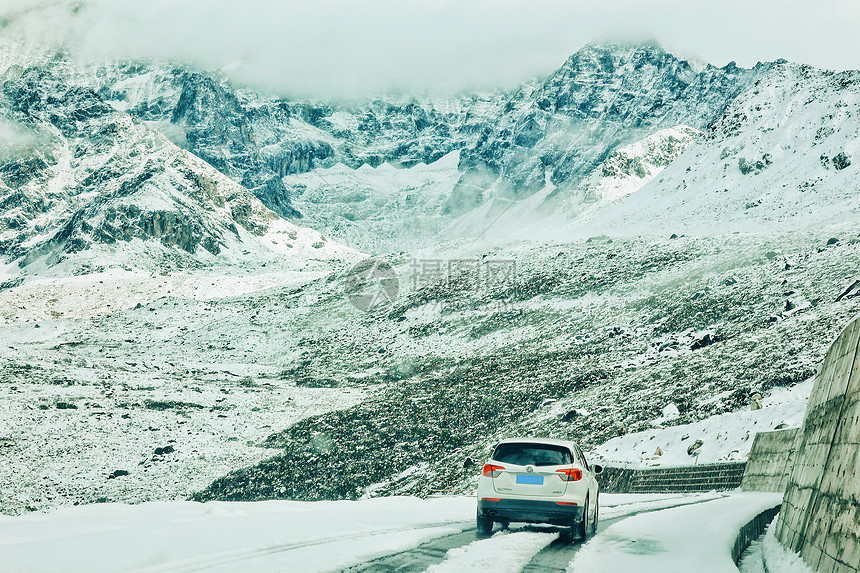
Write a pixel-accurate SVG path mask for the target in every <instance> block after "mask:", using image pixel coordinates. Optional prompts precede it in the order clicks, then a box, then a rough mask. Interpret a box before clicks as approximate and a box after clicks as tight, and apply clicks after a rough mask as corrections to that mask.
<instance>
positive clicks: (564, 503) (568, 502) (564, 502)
mask: <svg viewBox="0 0 860 573" xmlns="http://www.w3.org/2000/svg"><path fill="white" fill-rule="evenodd" d="M556 503H557V504H559V505H576V503H574V502H572V501H557V502H556Z"/></svg>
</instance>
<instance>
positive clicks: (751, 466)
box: [741, 428, 799, 492]
mask: <svg viewBox="0 0 860 573" xmlns="http://www.w3.org/2000/svg"><path fill="white" fill-rule="evenodd" d="M798 433H799V432H798V428H789V429H787V430H777V431H775V432H760V433H758V434H756V436H755V439H754V441H753V445H752V448H751V449H750V454H749V457H748V458H747V467H746V469H745V470H744V479H743V481H742V482H741V489H742V490H744V491H777V492H783V491H785V487H786V485H787V484H788V474H789V473H790V472H791V469H792V466H793V465H794V457H795V453H796V452H797V444H796V443H795V442H796V441H797V436H798Z"/></svg>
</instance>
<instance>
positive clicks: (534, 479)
mask: <svg viewBox="0 0 860 573" xmlns="http://www.w3.org/2000/svg"><path fill="white" fill-rule="evenodd" d="M517 483H530V484H534V485H543V476H529V475H525V476H523V475H518V476H517Z"/></svg>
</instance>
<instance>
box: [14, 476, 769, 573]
mask: <svg viewBox="0 0 860 573" xmlns="http://www.w3.org/2000/svg"><path fill="white" fill-rule="evenodd" d="M779 498H780V496H779V495H776V496H774V495H773V494H745V493H737V492H733V493H731V494H722V493H714V492H712V493H707V494H687V495H678V494H676V495H652V494H648V495H613V494H604V495H602V496H601V512H600V513H601V524H600V529H599V532H598V534H597V535H595V536H590V537H589V539H588V541H587V542H586V543H582V542H577V541H570V540H566V539H565V538H564V537H563V536H562V535H561V532H560V529H559V528H556V527H544V526H533V525H524V524H512V526H511V527H509V528H508V529H505V530H497V531H496V532H495V533H494V534H493V535H492V536H490V537H478V535H477V532H476V530H475V528H474V525H473V524H474V515H475V509H476V507H475V498H474V497H442V498H431V499H424V500H422V499H417V498H410V497H390V498H375V499H370V500H361V501H321V502H294V501H268V502H209V503H191V502H151V503H145V504H140V505H123V504H95V505H89V506H79V507H70V508H63V509H59V510H55V511H53V512H51V513H47V514H38V513H32V514H28V515H24V516H17V517H10V516H0V563H2V564H3V566H2V569H3V571H4V572H5V571H10V572H13V571H14V572H20V573H24V572H36V571H38V572H41V571H55V572H58V573H59V572H70V573H71V572H82V573H83V572H86V573H98V572H100V571H104V572H115V571H137V572H139V573H144V572H146V573H179V572H190V571H207V572H210V573H212V572H221V573H227V572H240V571H241V572H244V571H258V572H265V571H269V572H282V571H302V572H303V573H330V572H332V571H342V572H348V573H359V572H369V571H381V572H385V571H391V572H393V571H397V572H403V573H405V572H410V571H411V572H419V571H421V572H424V571H426V572H427V573H448V572H460V571H479V570H485V569H487V568H488V567H492V570H493V571H494V573H520V572H524V571H525V572H529V573H548V572H553V573H558V572H560V571H571V570H572V569H571V568H572V567H576V568H580V561H583V562H587V563H588V566H587V567H586V569H587V570H588V569H595V568H596V569H599V570H604V571H616V570H627V569H626V568H621V569H619V568H617V567H615V565H616V564H617V563H620V562H624V563H626V561H625V560H628V561H629V560H630V559H643V558H646V557H647V558H648V559H650V560H651V562H652V565H653V567H652V569H651V570H661V571H666V573H668V572H669V571H675V570H678V571H687V570H689V568H688V569H672V568H671V567H669V568H668V569H667V568H666V567H664V564H665V563H664V562H665V561H666V559H670V560H674V561H678V562H679V561H683V560H684V559H687V560H689V559H690V557H691V555H699V554H702V552H706V551H707V552H710V553H711V554H712V555H713V556H716V557H720V559H723V558H725V559H728V563H729V564H730V565H732V567H733V562H732V561H731V558H730V556H729V552H730V548H731V545H732V543H733V541H734V538H735V536H736V535H737V531H738V530H739V529H740V527H741V526H742V525H743V524H744V523H746V522H747V521H748V520H749V519H751V517H753V516H754V515H756V514H757V512H758V511H760V508H765V507H771V506H772V505H774V504H777V503H779ZM705 502H707V503H705ZM715 540H716V541H715ZM648 547H661V548H662V549H661V550H660V551H656V552H653V554H652V553H648V552H647V551H646V553H647V555H646V554H643V553H642V550H643V549H647V548H648ZM723 553H725V555H723ZM716 557H715V559H716ZM717 561H719V560H717ZM715 562H716V561H715ZM703 573H704V572H703Z"/></svg>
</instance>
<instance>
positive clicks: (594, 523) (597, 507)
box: [591, 495, 600, 533]
mask: <svg viewBox="0 0 860 573" xmlns="http://www.w3.org/2000/svg"><path fill="white" fill-rule="evenodd" d="M599 513H600V496H599V495H598V496H597V497H596V498H594V519H593V520H592V521H591V533H597V523H598V520H599V519H600V515H599Z"/></svg>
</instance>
